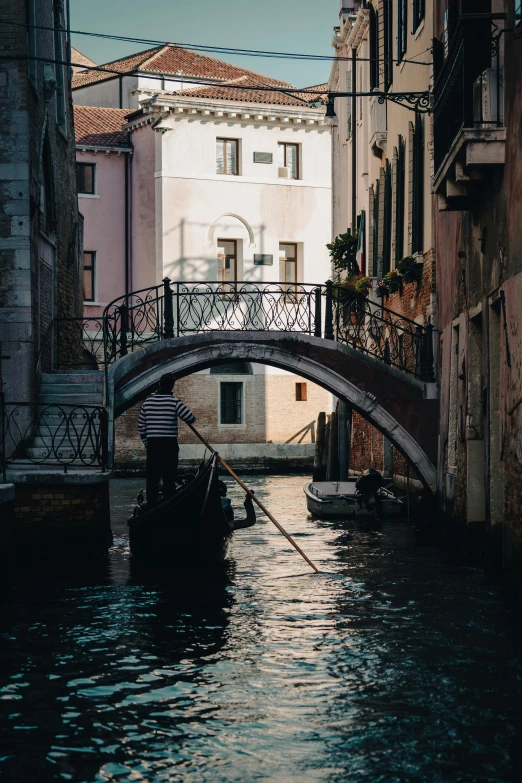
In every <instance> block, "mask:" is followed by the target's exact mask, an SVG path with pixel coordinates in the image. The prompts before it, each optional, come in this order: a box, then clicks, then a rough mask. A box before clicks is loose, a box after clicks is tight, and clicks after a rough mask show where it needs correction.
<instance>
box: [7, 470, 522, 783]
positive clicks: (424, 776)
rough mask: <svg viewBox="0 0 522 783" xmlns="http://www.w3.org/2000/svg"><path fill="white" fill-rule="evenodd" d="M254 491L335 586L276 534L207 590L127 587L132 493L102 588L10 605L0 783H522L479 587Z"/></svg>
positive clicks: (492, 599) (384, 531)
mask: <svg viewBox="0 0 522 783" xmlns="http://www.w3.org/2000/svg"><path fill="white" fill-rule="evenodd" d="M250 483H252V484H253V485H254V487H255V489H256V492H257V493H258V494H259V496H260V497H261V498H262V499H263V500H264V501H265V502H266V503H267V505H268V507H269V508H272V509H277V516H278V517H279V518H280V519H281V521H282V522H283V524H285V525H288V527H289V530H290V532H291V533H292V534H293V535H295V537H296V539H297V540H298V542H299V543H300V545H301V546H302V547H303V548H304V549H305V551H306V552H307V554H308V555H309V556H310V557H311V559H312V560H313V561H314V562H317V563H318V565H319V566H320V567H321V570H322V573H321V575H319V576H316V575H314V574H312V573H311V572H310V571H309V570H308V568H307V567H306V565H305V564H304V563H303V561H302V560H301V559H300V558H299V557H298V555H297V554H296V553H295V552H294V551H293V550H291V548H290V547H289V545H288V544H287V542H286V541H285V540H284V539H283V538H282V537H281V536H280V535H279V534H278V533H277V531H275V529H274V528H273V527H272V526H271V525H270V523H269V522H268V521H267V520H264V519H261V520H260V521H259V524H258V526H256V527H255V528H252V529H250V530H247V531H242V533H240V534H238V536H237V537H236V541H235V543H234V547H233V551H232V558H231V560H230V561H229V562H228V563H227V564H225V567H224V568H223V569H221V570H219V571H217V572H214V573H213V574H211V575H209V574H205V575H202V574H195V575H193V576H192V577H190V576H189V575H187V574H177V578H176V579H173V580H170V581H167V582H165V581H159V582H158V580H157V579H155V578H152V579H150V578H149V579H144V578H143V576H142V575H138V574H132V572H131V571H130V569H129V552H128V545H127V538H126V524H125V521H126V518H127V516H128V513H129V509H130V508H131V507H132V504H133V500H134V497H135V494H136V491H137V489H138V488H139V482H134V481H128V482H123V481H121V482H115V484H114V487H113V497H114V513H113V526H114V532H115V544H114V547H113V549H112V551H111V554H110V559H109V563H108V565H107V568H106V570H105V571H104V576H103V578H100V579H98V578H97V579H93V578H91V579H82V578H80V577H79V575H76V577H75V579H70V578H68V579H63V578H62V579H61V581H60V578H59V577H60V575H59V574H58V575H56V574H55V578H54V579H53V580H51V579H43V578H41V577H38V578H35V579H33V580H32V581H30V580H27V579H25V580H23V581H19V582H18V583H17V584H16V585H15V586H14V587H13V588H12V589H11V591H10V592H9V593H8V594H7V595H4V596H3V606H2V609H3V612H2V620H1V625H0V637H1V640H2V652H1V653H0V664H1V668H0V671H1V673H2V674H1V682H0V731H1V734H0V737H1V739H2V743H1V748H2V749H1V750H0V759H1V760H0V778H1V779H2V780H6V781H17V783H18V782H19V781H24V782H25V781H31V782H32V781H59V780H60V781H63V780H71V781H78V783H91V781H92V782H93V783H94V782H96V783H97V782H98V781H151V782H152V781H154V782H155V781H176V780H185V779H186V778H190V780H191V783H192V781H195V783H199V782H200V781H212V782H213V783H221V782H223V783H224V782H225V781H227V783H229V782H230V781H231V782H233V783H235V781H238V783H239V781H241V783H244V781H254V780H262V781H277V782H278V783H281V782H282V781H285V783H286V781H299V783H303V782H306V781H328V782H329V783H330V782H331V783H337V782H339V783H340V782H341V781H343V783H344V781H347V780H355V779H360V780H367V781H369V782H370V781H371V783H374V781H386V783H388V781H401V783H402V781H412V782H413V781H430V783H431V782H432V781H454V780H455V781H469V782H470V783H471V781H473V782H474V781H490V782H491V783H497V782H500V781H512V780H513V781H514V780H517V781H518V780H520V779H521V777H522V775H521V772H522V768H521V756H520V751H519V746H520V743H519V739H520V736H521V728H522V720H521V714H520V709H519V704H520V695H521V692H522V687H521V676H522V670H521V667H520V658H519V642H520V636H519V634H518V631H516V630H514V628H515V627H516V625H515V622H514V618H513V615H512V614H511V613H510V612H509V611H508V610H507V609H506V608H505V607H504V606H503V604H502V602H501V600H500V598H499V596H498V594H497V593H496V591H495V590H494V589H492V588H491V587H489V586H488V585H487V584H486V583H485V582H484V580H483V577H482V574H481V572H480V571H478V570H476V569H470V568H463V567H462V566H461V565H459V564H457V563H454V562H453V561H452V560H451V558H449V557H448V556H446V555H444V554H442V553H441V552H439V551H437V550H435V549H433V548H426V547H418V546H417V545H416V544H415V538H414V536H413V534H412V533H411V531H410V529H409V528H408V527H407V525H406V524H404V523H400V522H399V523H397V522H393V524H389V523H384V524H383V525H382V526H381V527H378V526H376V525H375V523H363V524H358V523H350V524H345V523H342V522H337V521H335V522H321V521H318V520H312V519H310V517H308V515H307V514H306V511H305V504H304V497H303V496H302V491H301V486H302V483H303V482H302V479H300V478H294V477H278V478H262V477H260V478H256V479H253V480H252V481H251V482H250ZM231 495H232V497H233V500H234V502H235V503H240V502H241V500H242V498H241V496H240V493H239V492H236V490H235V489H233V488H231ZM99 576H100V575H99V574H98V575H97V577H99ZM209 577H210V578H209Z"/></svg>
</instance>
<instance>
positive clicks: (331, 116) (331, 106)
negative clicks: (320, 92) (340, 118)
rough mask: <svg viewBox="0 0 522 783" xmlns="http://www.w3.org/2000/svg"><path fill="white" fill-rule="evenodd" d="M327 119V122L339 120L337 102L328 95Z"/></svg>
mask: <svg viewBox="0 0 522 783" xmlns="http://www.w3.org/2000/svg"><path fill="white" fill-rule="evenodd" d="M325 117H326V119H327V120H336V119H337V114H336V113H335V100H334V98H333V96H332V95H328V103H327V104H326V114H325Z"/></svg>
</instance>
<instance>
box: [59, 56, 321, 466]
mask: <svg viewBox="0 0 522 783" xmlns="http://www.w3.org/2000/svg"><path fill="white" fill-rule="evenodd" d="M176 53H177V52H176ZM208 59H211V58H208ZM227 67H228V66H227ZM133 79H134V77H128V76H126V77H122V79H121V89H122V93H121V95H120V94H119V93H118V95H119V97H118V101H115V100H114V96H113V95H112V92H111V91H114V90H115V89H116V88H117V90H118V91H119V89H120V86H119V85H120V79H119V78H118V79H116V80H112V81H111V80H106V81H103V82H101V83H98V82H95V83H94V84H91V85H87V86H77V87H76V88H75V90H74V97H75V101H76V102H77V106H76V111H77V113H78V114H80V113H81V114H82V116H84V117H85V121H86V123H87V122H88V121H89V118H90V119H91V120H92V122H94V121H95V116H94V113H95V112H96V111H98V110H97V109H95V108H91V109H89V108H86V107H93V106H94V102H96V101H101V102H102V103H101V107H103V109H104V110H106V116H107V122H109V120H111V118H113V117H115V112H118V111H121V113H122V115H123V114H126V117H125V118H122V122H121V126H120V129H121V131H122V132H124V133H125V134H127V141H123V140H122V139H121V138H120V137H118V138H119V143H120V147H118V144H117V143H115V137H110V138H108V137H105V136H104V133H103V127H102V126H101V125H100V127H99V128H98V129H97V132H96V133H94V132H93V133H92V134H91V135H90V136H88V135H86V136H84V137H83V138H82V137H80V136H78V134H77V146H78V156H77V160H78V163H79V164H85V163H87V164H88V165H91V166H92V165H93V164H94V166H95V180H96V187H95V190H96V192H95V193H93V194H90V195H85V196H82V195H81V194H80V203H81V208H82V211H83V213H84V216H85V225H86V228H85V243H84V244H85V250H86V251H89V252H95V254H96V274H95V288H96V294H95V297H94V299H93V301H92V302H86V303H85V314H86V315H89V316H91V317H92V316H99V315H101V313H102V311H103V306H105V305H106V304H107V303H108V302H110V301H112V300H113V299H116V298H117V297H119V296H121V295H123V294H124V293H125V292H126V291H127V292H130V291H135V290H139V289H142V288H146V287H147V286H153V285H156V284H158V283H161V281H162V280H163V278H165V277H169V278H170V279H171V280H172V281H173V282H174V283H178V282H184V281H217V282H220V281H222V279H223V274H224V272H223V269H224V267H223V264H224V260H223V254H224V247H225V246H226V247H227V248H230V247H233V248H234V249H235V257H234V258H233V259H232V260H231V261H230V263H231V265H232V267H234V268H235V274H234V278H233V279H234V281H236V282H240V281H246V282H259V283H262V282H279V281H281V280H282V279H283V277H284V275H285V274H288V272H287V271H285V270H286V267H285V262H284V260H282V259H283V258H284V257H285V252H286V251H285V250H284V249H282V247H281V246H283V247H287V248H290V250H289V252H290V254H292V253H293V254H294V255H295V259H296V262H295V269H294V270H293V272H292V274H293V275H294V276H293V277H292V279H291V280H290V279H288V280H287V282H288V281H289V282H293V281H298V282H301V283H324V282H325V281H326V280H327V279H328V278H329V277H330V261H329V255H328V251H327V249H326V244H327V242H329V241H330V238H331V223H332V219H331V214H332V209H331V170H332V162H331V129H330V126H329V124H328V123H327V122H325V119H324V108H314V107H313V106H310V105H308V102H307V101H305V100H303V99H299V98H295V99H294V98H292V97H290V98H288V97H287V96H286V95H283V97H282V99H281V103H279V102H278V98H276V99H275V103H274V102H272V103H270V104H269V103H263V102H262V99H263V98H264V94H263V93H259V92H256V91H255V90H252V91H250V90H247V91H246V95H243V96H237V98H238V99H236V100H235V99H234V98H235V97H236V96H235V94H234V93H233V92H232V93H231V94H230V95H227V96H226V97H222V96H221V95H218V97H214V93H212V91H211V92H210V93H209V94H208V95H207V94H205V87H200V88H198V89H196V88H193V89H192V90H189V89H183V88H186V84H184V83H181V82H180V83H177V82H173V83H172V84H170V83H169V80H168V78H165V80H164V82H163V85H162V90H161V93H160V94H159V95H158V94H157V90H156V91H155V94H151V93H152V87H157V85H155V84H152V82H151V83H150V84H148V83H147V77H141V76H140V77H139V78H138V77H136V80H135V81H134V82H133V81H132V80H133ZM149 81H150V79H149ZM209 81H210V80H209ZM214 81H219V80H214ZM169 87H170V88H172V89H171V90H170V91H169ZM209 89H211V88H209ZM122 96H123V97H122ZM120 98H121V100H120ZM270 100H273V99H272V98H270ZM78 102H83V103H84V106H81V105H79V103H78ZM98 105H100V104H98ZM119 106H123V107H124V109H125V107H131V108H135V109H136V110H135V111H132V112H130V113H129V112H125V111H124V110H123V111H122V110H120V109H119V108H117V107H119ZM138 107H139V108H138ZM109 110H110V112H111V114H110V116H109V114H107V112H109ZM100 116H101V115H100ZM98 119H99V118H98ZM95 136H96V138H95ZM102 137H103V138H102ZM219 139H225V140H232V142H233V144H234V145H235V146H234V148H235V150H236V152H235V156H236V160H235V169H234V171H233V172H228V171H227V172H222V173H218V168H219V166H218V163H217V151H216V150H217V143H218V140H219ZM282 145H289V146H290V147H291V150H292V154H294V151H296V152H295V154H296V155H297V158H298V162H297V164H295V165H296V169H295V171H292V172H290V171H289V170H288V169H285V167H281V161H280V155H281V148H282ZM124 147H125V149H124ZM126 166H127V167H128V170H127V172H125V167H126ZM282 168H283V170H281V169H282ZM125 205H126V206H125ZM227 252H228V251H227ZM260 261H262V262H263V263H260ZM227 263H229V261H227ZM252 373H253V374H252V375H251V376H250V377H249V378H248V379H247V380H246V381H245V382H244V388H243V392H242V394H243V395H244V405H243V410H242V414H241V416H242V421H241V424H238V425H237V426H236V425H234V427H232V428H230V427H227V426H223V425H222V424H221V422H220V413H219V405H220V402H219V401H220V393H221V392H220V389H221V388H222V387H221V383H227V382H228V383H234V379H233V378H232V379H230V378H229V377H228V375H227V376H226V377H225V376H223V378H222V380H221V381H220V380H219V376H215V375H210V374H209V373H208V371H204V373H203V374H198V375H194V376H192V377H190V378H185V379H184V380H183V382H182V386H183V389H180V394H181V393H182V392H183V396H184V398H185V399H186V401H187V403H188V404H192V405H193V407H194V408H195V409H197V410H198V411H200V419H201V420H202V421H204V422H205V431H206V432H207V434H209V435H211V437H212V438H213V439H214V442H216V443H219V444H227V443H231V442H237V441H238V440H239V441H241V442H242V443H251V444H253V445H254V447H255V449H256V450H257V452H259V454H262V452H263V447H264V446H267V445H268V447H270V444H271V443H279V444H282V443H285V442H286V441H288V440H292V439H293V438H294V436H295V435H296V433H299V432H300V431H301V430H304V431H305V435H304V440H307V441H308V443H311V442H312V441H313V427H311V426H310V425H311V423H312V421H314V420H315V419H316V418H317V415H318V414H319V412H320V411H322V410H329V409H330V407H331V397H330V395H329V393H328V392H326V391H324V390H321V389H320V388H319V387H314V388H313V389H312V386H313V384H310V383H308V387H310V388H309V389H308V388H307V391H306V393H307V399H306V401H300V400H299V401H298V400H297V398H296V394H297V392H296V383H299V382H300V380H301V382H303V381H302V379H298V378H296V377H295V376H292V375H291V374H290V373H286V372H285V371H284V370H281V369H277V368H267V367H262V366H256V367H254V369H253V370H252ZM235 382H236V383H238V384H239V383H243V381H235ZM283 387H284V391H283ZM211 398H212V399H211ZM205 411H206V412H207V413H205ZM249 411H250V413H249ZM209 416H210V418H209ZM212 417H213V420H212V421H211V419H212ZM134 418H135V417H134V416H133V415H131V414H130V413H129V415H128V416H126V417H124V418H123V419H122V420H121V421H120V422H118V423H117V432H119V433H120V437H121V440H122V443H123V442H125V444H126V446H125V449H124V450H125V453H126V455H127V458H132V459H137V460H140V459H143V449H142V447H141V446H140V444H139V442H137V441H136V440H134V441H133V438H134V428H135V421H134ZM299 437H300V436H299ZM185 438H186V435H185V434H183V436H182V439H185ZM132 443H134V446H133V445H132ZM269 450H270V449H269V448H268V451H269ZM301 450H302V449H301ZM312 450H313V449H312V448H310V450H309V452H310V453H309V458H310V459H311V458H312ZM129 455H131V456H129ZM258 456H259V455H258Z"/></svg>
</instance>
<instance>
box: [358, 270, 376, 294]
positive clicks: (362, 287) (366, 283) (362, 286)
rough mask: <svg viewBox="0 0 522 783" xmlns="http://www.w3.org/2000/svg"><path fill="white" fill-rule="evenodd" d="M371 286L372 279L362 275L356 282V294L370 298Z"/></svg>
mask: <svg viewBox="0 0 522 783" xmlns="http://www.w3.org/2000/svg"><path fill="white" fill-rule="evenodd" d="M371 286H372V281H371V279H370V278H369V277H365V276H364V275H361V277H359V278H357V280H356V281H355V292H356V293H357V294H359V296H368V293H369V291H370V288H371Z"/></svg>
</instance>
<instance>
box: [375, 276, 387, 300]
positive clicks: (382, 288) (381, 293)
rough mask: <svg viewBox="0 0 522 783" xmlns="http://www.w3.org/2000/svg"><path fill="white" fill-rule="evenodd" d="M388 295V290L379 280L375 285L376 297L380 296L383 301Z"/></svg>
mask: <svg viewBox="0 0 522 783" xmlns="http://www.w3.org/2000/svg"><path fill="white" fill-rule="evenodd" d="M389 293H390V289H389V287H388V285H387V283H386V282H385V281H384V280H380V281H379V282H378V283H377V296H380V297H381V298H382V299H384V297H385V296H388V294H389Z"/></svg>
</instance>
